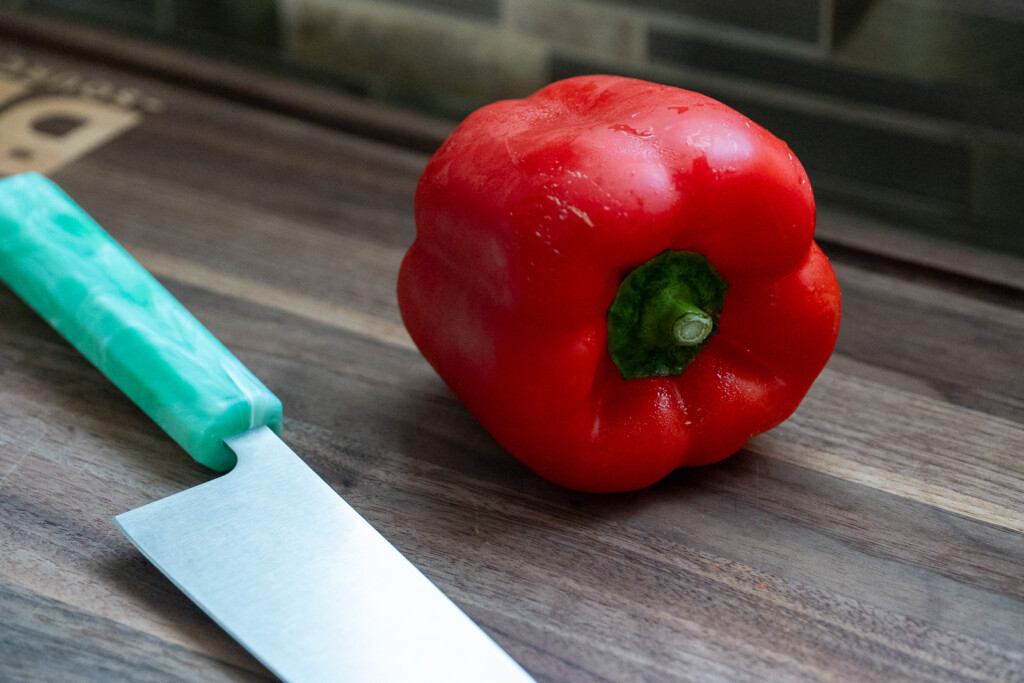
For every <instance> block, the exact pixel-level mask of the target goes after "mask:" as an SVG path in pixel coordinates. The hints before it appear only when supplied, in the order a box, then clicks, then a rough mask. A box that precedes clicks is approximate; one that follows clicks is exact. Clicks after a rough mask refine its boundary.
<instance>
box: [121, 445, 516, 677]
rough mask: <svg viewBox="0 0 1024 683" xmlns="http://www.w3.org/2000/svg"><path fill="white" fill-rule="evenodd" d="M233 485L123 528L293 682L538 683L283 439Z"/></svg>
mask: <svg viewBox="0 0 1024 683" xmlns="http://www.w3.org/2000/svg"><path fill="white" fill-rule="evenodd" d="M228 445H229V446H230V447H231V448H232V450H234V451H235V452H236V453H237V454H238V465H236V466H235V468H234V469H233V470H231V471H230V472H229V473H228V474H226V475H224V476H222V477H220V478H218V479H214V480H212V481H210V482H207V483H205V484H202V485H200V486H197V487H194V488H191V489H188V490H186V491H182V492H181V493H178V494H175V495H173V496H170V497H168V498H164V499H162V500H158V501H156V502H154V503H150V504H149V505H145V506H143V507H141V508H138V509H135V510H132V511H130V512H126V513H124V514H122V515H118V516H117V517H116V521H117V524H118V526H120V528H121V530H122V531H123V532H124V534H125V535H126V536H127V537H128V538H129V539H130V540H131V541H132V542H133V543H134V544H135V545H136V546H137V547H138V548H139V549H140V550H141V551H142V553H143V554H144V555H145V556H146V557H147V558H149V560H150V561H151V562H153V564H155V565H156V566H157V567H158V568H159V569H160V571H162V572H163V573H164V574H165V575H166V576H167V577H168V578H169V579H170V580H171V581H173V582H174V583H175V584H176V585H177V586H178V587H179V588H180V589H181V590H182V591H184V592H185V593H186V594H187V595H188V596H189V597H190V598H191V599H192V600H193V601H194V602H196V604H198V605H199V606H200V607H201V608H202V609H203V610H204V611H205V612H206V613H207V614H208V615H210V617H212V618H213V619H214V620H215V621H216V622H217V623H218V624H220V625H221V626H222V627H223V628H224V629H225V630H226V631H227V632H228V633H230V634H231V635H232V636H233V637H234V638H235V639H236V640H238V641H239V642H240V643H242V645H243V646H245V647H246V648H247V649H248V650H249V651H250V652H251V653H252V654H253V655H254V656H256V658H257V659H259V660H260V661H262V662H263V664H264V665H266V666H267V668H269V669H270V670H271V671H272V672H274V673H275V674H276V675H277V676H279V677H281V678H282V679H284V680H288V681H329V680H343V681H353V682H360V681H367V682H370V681H372V682H374V683H380V682H382V681H428V680H439V681H440V680H443V681H473V682H474V683H476V682H479V681H488V682H494V683H498V682H502V681H509V682H512V681H515V682H517V683H521V682H522V681H529V680H532V679H531V678H530V677H529V676H528V675H527V674H526V672H525V671H523V669H522V668H520V666H519V665H518V664H516V662H515V661H514V660H513V659H511V657H509V656H508V655H507V654H506V653H505V652H504V651H503V650H502V649H501V648H500V647H498V645H497V644H496V643H495V642H494V641H493V640H492V639H491V638H490V637H489V636H488V635H487V634H486V633H484V632H483V630H481V629H480V627H479V626H477V625H476V624H475V623H473V621H471V620H470V619H469V618H468V617H467V616H466V615H465V614H464V613H463V612H462V611H461V610H460V609H459V608H458V607H457V606H456V605H455V604H454V603H453V602H452V601H451V600H450V599H448V598H447V597H446V596H445V595H444V594H443V593H441V592H440V590H438V589H437V588H436V587H435V586H434V585H433V584H432V583H431V582H430V581H429V580H428V579H427V578H426V577H425V576H424V575H423V574H422V573H421V572H420V571H419V570H418V569H416V568H415V567H414V566H413V565H412V564H411V563H410V562H409V561H408V560H407V559H406V558H405V557H404V556H403V555H402V554H401V553H399V552H398V551H397V550H396V549H395V548H394V547H393V546H392V545H391V544H390V543H389V542H388V541H387V540H386V539H384V537H383V536H381V535H380V534H379V533H378V532H377V531H376V530H375V529H374V528H373V527H372V526H370V524H369V523H368V522H366V520H364V519H363V518H362V517H361V516H360V515H359V514H358V513H357V512H356V511H355V510H353V509H352V508H351V507H350V506H349V505H348V504H347V503H345V502H344V501H343V500H342V499H341V497H340V496H338V494H337V493H336V492H335V491H334V490H333V489H331V488H330V486H328V485H327V484H326V483H325V482H324V481H323V480H322V479H321V478H320V477H319V476H317V475H316V473H315V472H313V470H311V469H310V468H309V467H308V466H307V465H306V464H305V463H304V462H303V461H302V460H301V459H300V458H299V457H298V456H297V455H296V454H295V453H294V452H292V450H291V449H290V448H288V446H286V445H285V444H284V443H283V442H282V441H281V440H280V439H279V438H278V437H277V435H275V434H274V433H273V432H272V431H271V430H270V429H268V428H266V427H260V428H257V429H254V430H252V431H250V432H246V433H245V434H242V435H239V436H238V437H235V438H233V439H229V440H228Z"/></svg>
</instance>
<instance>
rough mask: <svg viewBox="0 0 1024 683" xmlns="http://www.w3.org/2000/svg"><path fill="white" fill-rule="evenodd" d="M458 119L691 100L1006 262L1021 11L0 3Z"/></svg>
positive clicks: (694, 1)
mask: <svg viewBox="0 0 1024 683" xmlns="http://www.w3.org/2000/svg"><path fill="white" fill-rule="evenodd" d="M0 5H6V6H13V7H17V8H20V9H23V10H26V11H29V12H39V13H45V14H50V15H54V16H58V17H61V18H64V19H71V20H74V21H80V22H83V23H88V24H92V25H98V26H103V27H106V28H109V29H114V30H118V31H122V32H127V33H130V34H133V35H136V36H142V37H147V38H151V39H154V40H161V41H165V42H170V43H174V44H177V45H181V46H184V47H187V48H188V49H191V50H196V51H199V52H202V53H204V54H206V55H210V56H216V57H218V58H222V59H228V60H232V61H240V62H245V63H248V64H252V65H256V66H258V67H259V68H262V69H267V70H269V71H272V72H274V73H275V74H278V75H280V74H282V73H283V74H287V75H289V76H291V77H294V78H299V79H303V80H311V81H315V82H318V83H321V84H324V85H327V86H330V87H333V88H338V89H340V90H343V91H346V92H349V93H352V94H355V95H358V96H360V97H366V98H370V99H373V100H377V101H382V102H385V103H389V104H393V105H395V106H398V107H402V108H408V109H413V110H417V111H420V112H425V113H428V114H432V115H435V116H439V117H444V118H449V119H452V120H458V119H460V118H461V117H463V116H465V115H466V114H467V113H468V112H470V111H472V110H473V109H475V108H476V107H479V106H481V105H483V104H486V103H488V102H490V101H493V100H496V99H502V98H509V97H521V96H524V95H526V94H529V93H530V92H532V91H534V90H536V89H538V88H540V87H542V86H543V85H544V84H546V83H548V82H550V81H552V80H554V79H558V78H563V77H566V76H571V75H576V74H582V73H595V72H604V73H619V74H624V75H631V76H637V77H641V78H646V79H649V80H655V81H660V82H663V83H668V84H671V85H677V86H680V87H684V88H688V89H692V90H698V91H700V92H703V93H705V94H707V95H710V96H712V97H715V98H716V99H719V100H721V101H723V102H725V103H727V104H729V105H730V106H733V107H734V108H736V109H738V110H739V111H741V112H743V113H744V114H746V115H747V116H749V117H751V118H752V119H754V120H755V121H757V122H759V123H761V124H762V125H764V126H765V127H767V128H768V129H769V130H771V131H773V132H774V133H775V134H776V135H778V136H779V137H781V138H783V139H784V140H786V141H787V142H788V143H789V145H790V147H791V148H792V149H793V150H794V152H796V154H797V156H798V157H799V158H800V159H801V160H802V161H803V163H804V165H805V166H806V167H807V169H808V172H809V174H810V176H811V179H812V182H813V184H814V186H815V191H816V194H817V195H818V197H819V200H822V201H825V202H830V203H832V204H835V205H841V206H846V207H852V208H855V209H857V210H858V211H861V212H865V213H868V214H871V215H874V216H876V217H880V218H882V219H885V220H888V221H895V222H898V223H900V224H901V225H905V226H907V227H916V228H918V229H922V230H927V231H929V232H931V233H934V234H937V235H940V236H943V237H947V238H952V239H956V240H960V241H963V242H967V243H972V244H975V245H980V246H985V247H989V248H995V249H1001V250H1007V251H1014V252H1017V253H1022V254H1024V0H770V1H769V0H0Z"/></svg>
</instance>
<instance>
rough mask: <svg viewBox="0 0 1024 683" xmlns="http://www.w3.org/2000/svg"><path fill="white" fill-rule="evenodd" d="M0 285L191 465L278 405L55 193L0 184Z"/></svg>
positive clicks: (222, 465)
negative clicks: (157, 428) (179, 449)
mask: <svg viewBox="0 0 1024 683" xmlns="http://www.w3.org/2000/svg"><path fill="white" fill-rule="evenodd" d="M0 279H2V280H3V281H4V282H6V283H7V284H8V285H9V286H10V287H11V289H13V290H14V291H15V293H17V294H18V296H20V297H21V298H22V299H24V300H25V302H26V303H28V305H29V306H31V307H32V308H34V309H35V310H36V311H37V312H38V313H39V314H40V315H41V316H42V317H43V318H45V319H46V321H47V322H49V323H50V324H51V325H52V326H53V327H54V328H55V329H56V330H57V331H58V332H60V333H61V334H62V335H64V337H65V338H66V339H67V340H68V341H69V342H71V344H72V345H73V346H74V347H75V348H77V349H78V350H79V351H80V352H81V353H82V354H83V355H84V356H85V357H86V358H88V359H89V360H90V361H91V362H92V363H93V364H94V365H95V366H96V367H98V368H99V369H100V370H101V371H102V372H103V374H105V375H106V376H107V377H108V378H109V379H110V380H111V381H112V382H113V383H114V384H115V385H117V387H118V388H120V389H121V391H123V392H124V393H125V394H126V395H127V396H128V397H129V398H130V399H131V400H132V401H134V402H135V404H136V405H138V406H139V407H140V408H141V409H142V410H143V411H144V412H145V413H146V414H147V415H149V416H150V417H151V418H152V419H153V420H154V421H155V422H156V423H157V424H158V425H160V427H162V428H163V430H164V431H165V432H167V434H168V435H170V437H171V438H172V439H174V440H175V441H176V442H178V444H180V445H181V446H182V448H184V449H185V450H186V451H187V452H188V453H189V455H191V456H192V457H193V458H195V459H196V460H197V461H199V462H200V463H202V464H204V465H206V466H208V467H210V468H212V469H214V470H217V471H221V472H223V471H226V470H229V469H231V468H232V467H233V466H234V464H235V461H236V456H235V454H234V453H233V452H232V451H231V450H230V449H229V448H228V447H227V446H226V445H225V444H224V439H225V438H227V437H231V436H235V435H237V434H240V433H242V432H245V431H247V430H249V429H251V428H253V427H260V426H263V425H266V426H269V427H270V428H271V429H273V430H274V431H277V432H280V430H281V402H280V401H279V400H278V399H277V397H276V396H274V394H272V393H271V392H270V390H269V389H267V388H266V387H265V386H264V385H263V383H262V382H260V381H259V380H258V379H257V378H256V376H255V375H253V374H252V373H251V372H249V370H248V369H247V368H246V367H245V366H244V365H242V363H241V362H240V361H239V360H238V359H237V358H235V356H234V355H233V354H232V353H231V352H230V351H228V350H227V348H225V347H224V345H223V344H221V343H220V342H219V341H218V340H217V338H216V337H214V336H213V335H212V334H210V332H209V331H208V330H207V329H206V328H205V327H203V325H202V324H201V323H200V322H199V321H198V320H196V319H195V318H194V317H193V316H192V314H191V313H189V312H188V311H187V310H186V309H185V308H184V307H183V306H182V305H181V304H180V303H178V301H177V299H175V298H174V297H173V296H171V294H170V293H169V292H168V291H167V290H166V289H164V287H163V286H162V285H161V284H160V283H159V282H157V280H156V279H155V278H154V277H153V276H152V275H150V274H149V273H148V272H147V271H146V270H145V269H144V268H143V267H142V266H141V265H139V263H138V262H137V261H136V260H135V259H134V258H132V257H131V256H130V255H129V254H128V252H126V251H125V250H124V249H123V248H122V247H121V246H120V245H119V244H118V243H117V242H115V241H114V239H113V238H112V237H111V236H110V235H108V234H107V233H106V231H104V230H103V228H101V227H100V226H99V224H98V223H96V221H94V220H93V219H92V218H90V217H89V216H88V214H86V213H85V212H84V211H83V210H82V209H81V208H80V207H79V206H78V205H77V204H75V203H74V202H73V201H72V200H71V198H70V197H68V196H67V195H66V194H65V193H64V191H63V190H61V189H60V188H59V187H57V185H55V184H54V183H52V182H51V181H49V180H47V179H46V178H44V177H43V176H41V175H38V174H35V173H25V174H21V175H16V176H12V177H10V178H7V179H5V180H0Z"/></svg>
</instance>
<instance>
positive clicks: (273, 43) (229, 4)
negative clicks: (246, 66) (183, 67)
mask: <svg viewBox="0 0 1024 683" xmlns="http://www.w3.org/2000/svg"><path fill="white" fill-rule="evenodd" d="M171 6H172V8H173V21H174V33H175V34H176V35H177V36H178V37H179V38H182V39H185V40H199V41H219V40H226V41H229V42H231V43H234V44H237V45H245V46H248V47H256V48H268V49H272V50H274V49H277V48H279V47H280V46H281V31H280V26H279V24H278V14H277V3H276V2H275V0H171Z"/></svg>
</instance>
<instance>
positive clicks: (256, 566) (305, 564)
mask: <svg viewBox="0 0 1024 683" xmlns="http://www.w3.org/2000/svg"><path fill="white" fill-rule="evenodd" d="M0 279H2V280H3V281H4V282H6V283H7V284H8V285H9V286H10V287H11V289H13V290H14V292H15V293H16V294H18V295H19V296H20V297H21V298H22V299H23V300H24V301H25V302H26V303H28V305H29V306H31V307H32V308H33V309H35V310H36V312H38V313H39V314H40V315H42V316H43V318H45V319H46V320H47V322H49V323H50V325H52V326H53V327H54V328H55V329H56V330H57V331H58V332H60V333H61V334H62V335H63V336H64V337H65V338H66V339H67V340H68V341H69V342H70V343H71V344H72V345H74V346H75V348H77V349H78V350H79V351H80V352H81V353H82V354H83V355H84V356H85V357H86V358H88V359H89V360H90V361H91V362H92V363H93V364H94V365H95V366H96V367H97V368H99V369H100V371H102V372H103V373H104V374H105V375H106V376H107V377H108V378H109V379H110V380H111V381H113V382H114V384H116V385H117V386H118V387H119V388H120V389H121V390H122V391H123V392H124V393H125V394H126V395H127V396H128V397H129V398H130V399H131V400H132V401H134V402H135V404H136V405H138V406H139V407H140V408H141V409H142V410H143V411H144V412H145V413H146V414H147V415H148V416H149V417H151V418H152V419H153V421H154V422H156V423H157V424H158V425H159V426H160V427H161V428H163V430H164V431H165V432H167V434H168V435H169V436H170V437H171V438H172V439H174V441H176V442H177V443H178V444H179V445H180V446H181V447H182V448H184V449H185V451H187V452H188V454H189V455H191V456H192V457H193V458H194V459H195V460H197V461H198V462H200V463H202V464H203V465H206V466H208V467H210V468H211V469H213V470H215V471H218V472H227V474H224V475H222V476H220V477H218V478H215V479H212V480H211V481H209V482H206V483H204V484H201V485H199V486H196V487H194V488H191V489H188V490H185V491H182V492H181V493H177V494H175V495H172V496H169V497H167V498H164V499H162V500H158V501H156V502H153V503H150V504H148V505H145V506H143V507H141V508H138V509H135V510H131V511H129V512H125V513H124V514H121V515H118V516H117V517H116V518H115V521H116V523H117V525H118V526H119V527H120V529H121V531H122V532H123V533H124V534H125V536H127V537H128V539H129V540H131V542H132V543H134V544H135V545H136V546H137V547H138V549H139V550H140V551H141V552H142V553H143V555H145V556H146V557H147V558H148V559H149V560H150V561H151V562H152V563H153V564H154V565H156V566H157V567H158V568H159V569H160V571H161V572H163V573H164V574H165V575H166V576H167V577H168V578H169V579H170V580H171V581H172V582H173V583H174V584H175V585H177V586H178V587H179V588H180V589H181V590H182V591H183V592H184V593H185V594H186V595H188V597H189V598H191V599H192V600H193V601H194V602H195V603H196V604H197V605H199V607H200V608H202V609H203V610H204V611H205V612H206V613H207V614H208V615H209V616H210V617H212V618H213V619H214V621H216V622H217V623H218V624H220V626H221V627H223V628H224V629H225V630H226V631H227V632H228V633H229V634H230V635H231V636H232V637H234V638H235V639H236V640H238V642H240V643H241V644H242V645H243V646H244V647H245V648H247V649H248V650H249V651H250V652H251V653H252V654H253V655H254V656H255V657H256V658H257V659H259V660H260V661H261V662H263V664H264V665H266V667H267V668H268V669H270V670H271V671H272V672H273V673H274V674H275V675H277V676H278V677H280V678H282V679H283V680H286V681H329V680H344V681H354V682H360V681H368V682H369V681H373V682H375V683H379V682H381V681H427V680H444V681H473V682H474V683H476V682H479V681H489V682H502V681H508V682H521V681H530V680H532V679H531V678H530V677H529V675H528V674H527V673H526V672H525V671H524V670H523V669H522V668H521V667H520V666H519V665H518V664H517V663H516V662H515V661H514V660H513V659H512V658H511V657H510V656H509V655H508V654H507V653H505V652H504V651H503V650H502V649H501V648H500V647H499V646H498V645H497V644H496V643H495V642H494V641H493V640H492V639H491V638H490V637H489V636H488V635H487V634H486V633H484V631H483V630H482V629H480V627H479V626H477V625H476V624H475V623H473V621H471V620H470V619H469V617H467V616H466V615H465V614H464V613H463V612H462V611H461V610H460V609H459V608H458V607H457V606H456V605H455V604H454V603H453V602H452V601H451V600H450V599H448V598H447V597H446V596H445V595H444V594H443V593H442V592H441V591H440V590H438V588H437V587H436V586H434V585H433V584H432V583H431V582H430V581H429V580H428V579H427V578H426V577H425V576H424V575H423V574H422V573H421V572H420V571H419V570H418V569H416V568H415V567H414V566H413V565H412V564H411V563H410V562H409V561H408V560H407V559H406V558H405V557H404V556H403V555H402V554H401V553H399V552H398V550H396V549H395V548H394V546H392V545H391V544H390V543H389V542H388V541H387V540H386V539H385V538H384V537H383V536H381V535H380V534H379V533H378V532H377V531H376V530H375V529H373V527H372V526H370V524H369V523H368V522H367V521H366V520H364V519H363V518H362V517H361V516H360V515H359V514H358V513H357V512H356V511H355V510H353V509H352V507H350V506H349V505H348V504H347V503H345V502H344V501H343V500H342V499H341V497H340V496H338V495H337V493H336V492H335V491H334V490H333V489H332V488H331V487H330V486H328V485H327V483H326V482H324V481H323V480H322V479H321V478H320V477H319V476H317V475H316V474H315V473H314V472H313V470H311V469H310V468H309V467H308V466H307V465H306V464H305V463H304V462H303V461H302V460H301V459H300V458H299V457H298V456H297V455H296V454H295V453H294V452H293V451H292V450H291V449H290V448H288V446H286V445H285V443H284V442H283V441H282V440H281V439H280V437H279V436H278V434H279V433H280V431H281V424H282V417H281V415H282V410H281V402H280V401H279V400H278V399H277V397H275V396H274V394H273V393H271V392H270V390H269V389H267V388H266V387H265V386H264V385H263V384H262V382H260V381H259V380H258V379H257V378H256V377H255V376H254V375H253V374H252V373H251V372H250V371H249V370H248V369H247V368H246V367H245V366H244V365H242V363H241V362H240V361H239V360H238V359H237V358H236V357H235V356H234V355H232V353H231V352H230V351H228V350H227V348H225V347H224V346H223V345H222V344H221V343H220V342H219V341H218V340H217V339H216V338H215V337H214V336H213V335H212V334H211V333H210V332H209V331H208V330H206V328H205V327H203V326H202V324H201V323H199V321H197V320H196V319H195V318H194V317H193V316H192V315H191V314H190V313H189V312H188V311H187V310H186V309H185V308H184V307H183V306H182V305H181V304H180V303H179V302H178V301H177V300H176V299H174V297H173V296H171V294H170V293H169V292H168V291H167V290H166V289H164V287H163V286H162V285H161V284H160V283H159V282H157V280H156V279H155V278H153V277H152V276H151V275H150V274H149V273H148V272H147V271H146V270H145V269H144V268H143V267H142V266H141V265H139V263H138V262H137V261H135V259H133V258H132V257H131V256H130V255H129V254H128V252H126V251H125V250H124V249H123V248H122V247H121V246H120V245H119V244H118V243H117V242H115V241H114V239H113V238H112V237H110V235H108V234H107V233H106V232H105V231H104V230H103V228H102V227H100V225H99V224H98V223H96V222H95V221H94V220H93V219H92V218H91V217H89V216H88V215H87V214H86V213H85V211H83V210H82V209H81V208H80V207H79V206H78V205H76V204H75V203H74V201H72V199H71V198H70V197H68V195H67V194H65V193H64V191H63V190H61V189H60V188H59V187H58V186H57V185H56V184H54V183H53V182H51V181H50V180H48V179H46V178H45V177H43V176H41V175H38V174H35V173H25V174H20V175H16V176H12V177H9V178H7V179H4V180H0Z"/></svg>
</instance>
